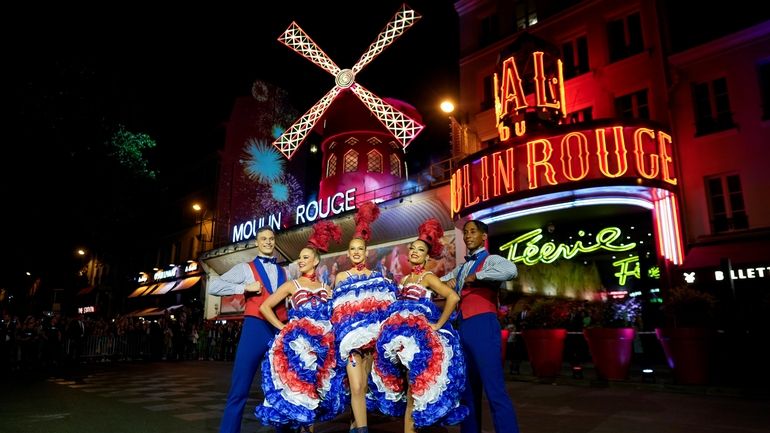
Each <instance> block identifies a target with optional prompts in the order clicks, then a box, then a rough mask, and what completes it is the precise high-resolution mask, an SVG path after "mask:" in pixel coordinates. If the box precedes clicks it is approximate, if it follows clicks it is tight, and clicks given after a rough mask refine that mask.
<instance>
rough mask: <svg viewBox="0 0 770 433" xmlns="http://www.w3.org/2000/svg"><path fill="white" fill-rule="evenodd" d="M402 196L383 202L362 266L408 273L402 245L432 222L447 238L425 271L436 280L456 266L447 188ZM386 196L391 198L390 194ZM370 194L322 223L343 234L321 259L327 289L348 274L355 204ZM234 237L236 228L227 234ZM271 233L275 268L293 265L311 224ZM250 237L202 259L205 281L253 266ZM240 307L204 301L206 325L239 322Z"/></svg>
mask: <svg viewBox="0 0 770 433" xmlns="http://www.w3.org/2000/svg"><path fill="white" fill-rule="evenodd" d="M404 191H405V192H404V195H399V193H395V194H396V197H395V198H393V199H391V200H387V201H382V202H380V203H379V204H378V207H379V208H380V216H379V218H378V219H377V220H376V221H375V222H374V223H373V224H372V226H371V230H372V233H371V239H370V240H369V243H368V246H367V254H368V256H367V266H368V267H369V268H370V269H373V270H377V271H380V272H382V273H383V274H385V275H386V276H387V277H389V278H391V279H395V280H396V281H400V280H401V278H402V277H403V276H404V275H406V274H407V273H409V271H410V269H411V268H410V265H409V263H408V260H407V255H406V251H407V245H408V243H409V242H411V241H413V240H414V239H416V238H417V227H419V225H420V224H421V223H422V222H423V221H425V220H426V219H428V218H431V217H433V218H436V219H438V220H439V222H440V223H441V225H442V226H443V227H444V230H445V232H446V235H445V237H444V244H446V245H448V246H449V248H445V249H444V252H443V254H442V256H441V257H440V258H439V259H437V260H432V261H431V264H430V266H431V267H430V269H431V270H433V271H434V272H435V273H437V274H438V275H443V274H444V273H446V272H448V271H449V270H451V269H452V267H454V265H455V262H456V260H455V248H454V246H455V233H454V230H453V228H454V225H453V221H452V219H451V217H450V212H449V207H448V204H449V198H450V191H449V186H448V185H444V186H442V187H438V188H433V189H428V190H425V191H420V192H417V193H414V192H413V188H412V187H410V188H407V189H406V190H404ZM388 194H394V193H393V191H392V190H390V191H389V192H388ZM370 195H371V193H368V192H367V193H365V194H360V195H357V194H353V195H351V198H352V199H351V201H350V204H351V210H350V211H347V212H344V213H341V214H339V215H334V216H330V217H328V218H326V219H327V220H329V221H332V222H333V223H335V224H337V225H338V226H339V227H340V229H341V230H342V243H340V244H334V243H332V244H331V245H330V248H329V253H328V254H325V255H324V256H323V257H322V258H321V264H320V265H319V267H318V274H319V275H320V276H321V278H322V280H324V281H326V282H327V283H328V284H330V285H333V284H334V277H335V275H336V274H337V273H338V272H340V271H343V270H347V269H349V268H350V262H349V260H348V258H347V255H346V251H347V246H348V241H349V240H350V239H351V237H352V236H353V233H354V231H355V220H354V215H355V209H356V206H357V205H358V204H360V203H363V202H365V201H368V200H369V198H370ZM231 230H233V232H234V233H235V231H237V230H239V229H238V227H237V226H236V227H234V228H231ZM274 230H275V231H276V242H275V244H276V248H275V253H276V256H277V257H278V262H279V263H283V264H284V265H287V264H288V263H289V262H291V261H292V260H295V259H296V258H297V256H298V255H299V252H300V250H301V249H302V248H304V247H305V245H307V240H308V238H309V237H310V234H311V232H312V224H307V223H306V224H302V225H297V226H292V227H287V228H282V227H280V226H279V227H274ZM255 234H256V233H254V234H252V235H251V236H250V237H249V238H248V239H244V240H241V241H238V242H233V243H231V244H228V245H225V246H223V247H221V248H217V249H214V250H211V251H207V252H205V253H204V254H203V255H202V256H201V262H202V263H203V264H204V268H205V269H206V275H207V277H208V278H216V277H218V276H219V275H222V274H223V273H225V272H227V271H228V270H229V269H230V268H231V267H233V266H234V265H235V264H237V263H242V262H247V261H251V260H254V258H255V257H256V256H257V248H256V246H255V244H254V236H255ZM244 306H245V300H244V298H243V295H233V296H225V297H216V296H210V295H209V296H207V297H206V316H205V317H206V319H213V320H233V319H235V320H238V319H241V318H242V315H243V311H244Z"/></svg>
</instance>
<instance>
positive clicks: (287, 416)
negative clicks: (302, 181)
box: [254, 221, 344, 429]
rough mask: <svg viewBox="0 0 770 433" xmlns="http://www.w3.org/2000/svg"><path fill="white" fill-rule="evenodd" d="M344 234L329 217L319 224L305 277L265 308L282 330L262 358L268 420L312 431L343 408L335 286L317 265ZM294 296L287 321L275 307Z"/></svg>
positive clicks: (262, 412) (302, 264) (306, 255)
mask: <svg viewBox="0 0 770 433" xmlns="http://www.w3.org/2000/svg"><path fill="white" fill-rule="evenodd" d="M341 238H342V233H341V232H340V229H339V227H337V226H336V225H334V224H333V223H331V222H329V221H321V222H319V223H316V224H315V226H313V234H312V235H311V237H310V239H308V245H307V246H306V247H305V248H303V249H302V250H301V251H300V253H299V259H298V261H297V265H298V266H299V271H300V272H301V276H300V277H299V278H297V279H294V280H291V281H288V282H286V283H284V284H282V285H281V286H280V287H278V289H277V290H276V291H275V292H273V293H272V294H271V295H270V296H269V297H268V298H267V299H266V300H265V302H264V303H262V306H261V307H260V308H259V311H260V313H262V315H263V316H264V317H265V320H267V321H268V322H270V324H272V325H273V326H275V327H276V328H278V329H280V331H279V333H278V335H276V337H275V339H274V340H273V341H272V343H271V346H270V350H269V351H268V353H267V356H266V357H265V358H264V360H263V361H262V391H263V392H264V394H265V400H264V402H263V403H262V405H260V406H257V408H256V409H255V411H254V413H255V415H256V416H257V419H259V420H260V421H261V422H262V424H264V425H273V426H276V427H284V426H286V427H290V428H292V429H298V428H299V429H302V428H305V429H308V428H309V427H310V426H311V425H312V424H313V423H314V422H317V421H326V420H329V419H332V418H334V417H335V416H337V415H339V413H340V412H342V411H343V409H344V405H343V403H342V400H341V398H340V394H341V392H342V390H341V388H342V377H341V375H340V374H338V373H337V355H336V353H335V345H334V333H333V332H332V326H331V322H330V321H329V318H330V316H331V308H330V304H329V299H330V298H331V288H330V287H329V286H327V285H326V284H325V283H324V282H322V281H320V280H319V278H318V276H317V274H316V270H317V269H316V268H317V267H318V264H319V263H320V261H321V256H320V254H321V253H325V252H327V251H328V244H329V241H330V240H331V239H334V240H335V241H337V242H339V241H340V240H341ZM287 297H289V299H290V303H291V306H292V309H291V310H290V312H289V321H288V323H287V324H285V325H284V324H283V322H282V321H281V320H280V319H279V318H278V316H276V314H275V311H274V309H275V308H276V307H278V306H280V305H283V302H284V299H285V298H287Z"/></svg>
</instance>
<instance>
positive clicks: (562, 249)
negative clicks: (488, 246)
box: [500, 227, 636, 266]
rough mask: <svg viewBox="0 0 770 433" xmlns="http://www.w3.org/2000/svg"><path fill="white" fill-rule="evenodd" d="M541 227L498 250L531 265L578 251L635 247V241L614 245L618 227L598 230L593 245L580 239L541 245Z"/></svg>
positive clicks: (509, 258) (618, 233)
mask: <svg viewBox="0 0 770 433" xmlns="http://www.w3.org/2000/svg"><path fill="white" fill-rule="evenodd" d="M542 233H543V229H535V230H532V231H529V232H527V233H524V234H523V235H521V236H519V237H517V238H515V239H513V240H512V241H510V242H507V243H506V244H504V245H502V246H501V247H500V251H505V250H508V256H507V257H508V260H510V261H512V262H514V263H518V262H523V263H524V264H526V265H529V266H532V265H534V264H536V263H553V262H555V261H556V260H557V259H560V258H563V259H571V258H573V257H575V256H576V255H577V254H578V253H592V252H594V251H599V250H606V251H614V252H620V251H628V250H631V249H634V248H635V247H636V242H631V243H628V244H619V245H616V244H615V241H616V240H618V239H619V238H620V235H621V230H620V229H619V228H618V227H606V228H604V229H602V230H600V231H599V233H597V234H596V237H595V239H594V240H595V243H594V244H593V245H588V246H586V245H583V241H582V240H580V239H579V240H577V241H575V243H574V244H572V245H569V244H555V243H553V242H545V243H543V244H542V245H538V243H539V242H540V241H541V240H542V239H543V235H542ZM585 234H586V233H585V231H583V230H580V231H579V232H578V236H580V237H583V236H585ZM521 244H524V245H525V246H524V249H523V251H519V246H520V245H521Z"/></svg>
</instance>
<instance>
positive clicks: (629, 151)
mask: <svg viewBox="0 0 770 433" xmlns="http://www.w3.org/2000/svg"><path fill="white" fill-rule="evenodd" d="M672 155H673V149H672V146H671V136H670V135H668V134H666V133H665V132H663V131H658V130H654V129H651V128H645V127H631V126H613V127H608V128H595V129H590V130H584V131H573V132H569V133H567V134H562V135H559V136H555V137H549V138H539V139H536V140H531V141H527V142H525V143H523V144H520V145H515V146H510V147H508V148H504V149H499V150H498V149H492V151H490V152H488V153H487V154H486V155H484V156H482V157H480V158H478V159H476V160H474V161H471V162H468V163H466V164H463V165H461V166H460V167H459V168H458V169H457V170H456V171H455V172H454V173H453V174H452V178H451V183H452V211H453V212H454V213H458V212H461V211H462V210H464V209H465V208H467V207H470V206H474V205H477V204H480V203H484V202H486V201H489V200H492V199H497V198H500V197H504V196H507V195H510V194H515V193H517V192H520V191H531V190H536V189H538V188H542V187H545V186H559V185H566V184H575V183H579V182H583V181H589V180H596V179H607V180H618V179H621V180H622V179H630V180H632V181H635V180H636V179H638V178H644V179H648V180H658V181H662V182H664V183H667V184H669V185H672V186H674V185H677V183H678V181H677V178H676V175H675V171H674V161H673V158H672ZM626 183H628V181H626Z"/></svg>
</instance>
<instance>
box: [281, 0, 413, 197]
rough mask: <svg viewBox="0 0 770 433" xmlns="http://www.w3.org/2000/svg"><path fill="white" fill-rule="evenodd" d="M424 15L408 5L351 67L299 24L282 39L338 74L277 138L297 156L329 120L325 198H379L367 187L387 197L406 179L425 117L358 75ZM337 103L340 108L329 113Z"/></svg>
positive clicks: (324, 147)
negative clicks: (349, 193) (410, 150)
mask: <svg viewBox="0 0 770 433" xmlns="http://www.w3.org/2000/svg"><path fill="white" fill-rule="evenodd" d="M419 18H420V16H419V15H417V13H416V12H415V11H414V10H412V9H410V8H409V7H408V6H407V5H402V6H401V8H400V9H399V11H398V12H396V14H395V15H394V16H393V18H391V20H390V21H389V22H388V24H387V25H386V26H385V28H384V29H383V30H382V31H381V32H380V34H379V35H378V36H377V38H376V39H375V41H374V42H372V44H371V45H370V46H369V48H368V49H367V50H366V52H364V54H363V55H362V56H361V58H360V59H359V60H358V61H357V62H356V64H355V65H353V67H352V68H350V69H340V68H339V67H338V66H337V65H336V64H335V63H334V62H333V61H332V60H331V59H330V58H329V56H327V55H326V53H324V52H323V51H322V50H321V49H320V48H319V47H318V46H317V45H316V43H315V42H313V40H312V39H310V37H309V36H308V35H307V34H306V33H305V32H304V31H303V30H302V29H301V28H300V27H299V26H298V25H297V24H296V23H295V22H292V23H291V25H289V27H288V28H287V29H286V31H285V32H284V33H283V34H282V35H281V36H280V37H279V38H278V40H279V41H280V42H282V43H283V44H285V45H286V46H288V47H289V48H291V49H292V50H294V51H296V52H297V53H298V54H300V55H301V56H303V57H305V58H306V59H308V60H310V61H311V62H313V63H315V64H316V65H318V66H319V67H321V68H322V69H324V70H325V71H327V72H328V73H330V74H331V75H332V76H333V77H334V83H335V84H334V87H332V89H331V90H330V91H329V92H327V93H326V95H324V96H323V97H322V98H321V99H320V100H319V101H318V102H316V103H315V105H313V106H312V107H311V108H310V109H309V110H308V111H307V112H306V113H305V114H304V115H303V116H302V117H300V118H299V119H298V120H297V121H296V122H294V124H293V125H292V126H291V127H289V129H287V130H286V131H285V132H284V133H283V134H282V135H281V136H280V137H278V139H277V140H275V141H274V142H273V145H274V146H275V147H276V148H278V150H279V151H280V152H281V153H282V154H283V155H284V156H286V158H288V159H291V157H292V156H293V155H294V153H295V152H296V151H297V148H298V147H299V146H300V145H301V144H302V142H303V141H304V140H305V138H306V137H307V135H308V134H309V133H310V131H311V130H313V128H315V127H316V125H318V124H319V121H321V120H322V119H323V122H321V123H320V125H319V128H318V130H319V132H320V133H321V134H322V135H323V139H322V144H321V149H322V152H323V156H322V175H321V185H320V189H319V197H318V198H319V199H322V200H323V199H325V198H326V197H329V196H332V195H334V194H335V193H336V192H339V191H345V190H347V189H350V188H357V195H358V197H359V200H361V199H363V200H366V199H372V198H375V197H374V196H372V197H366V196H362V195H360V194H362V193H363V192H365V191H373V193H372V195H373V194H378V196H380V195H382V196H384V195H385V193H386V191H384V190H383V188H384V187H388V186H392V185H394V184H398V183H400V182H401V180H402V179H403V177H404V176H405V172H404V167H403V161H404V149H406V147H407V146H408V145H409V143H410V142H411V141H412V140H414V138H415V137H416V136H417V135H418V134H419V133H420V131H422V129H423V125H422V124H421V123H420V121H421V120H422V119H421V118H420V116H419V114H418V113H417V110H415V109H414V107H412V106H410V105H409V104H407V103H404V102H402V101H397V100H393V99H387V100H385V99H381V98H379V97H378V96H376V95H375V94H373V93H372V92H370V91H369V90H367V89H366V88H364V87H363V86H361V85H360V84H358V83H357V82H356V81H355V78H356V74H358V72H360V71H361V70H362V69H363V68H364V67H365V66H366V65H368V64H369V63H370V62H371V61H372V60H374V59H375V58H376V57H377V55H378V54H379V53H381V52H382V51H383V50H384V49H385V48H387V47H388V46H389V45H391V44H392V43H393V42H394V41H395V40H396V39H397V38H398V37H399V36H401V35H402V34H403V33H404V31H406V30H407V29H408V28H410V27H411V26H412V25H413V24H414V23H415V22H416V21H417V20H418V19H419ZM332 105H333V106H334V108H333V109H332V110H329V113H328V114H325V113H326V112H327V109H328V108H329V107H330V106H332ZM375 190H376V191H375Z"/></svg>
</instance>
